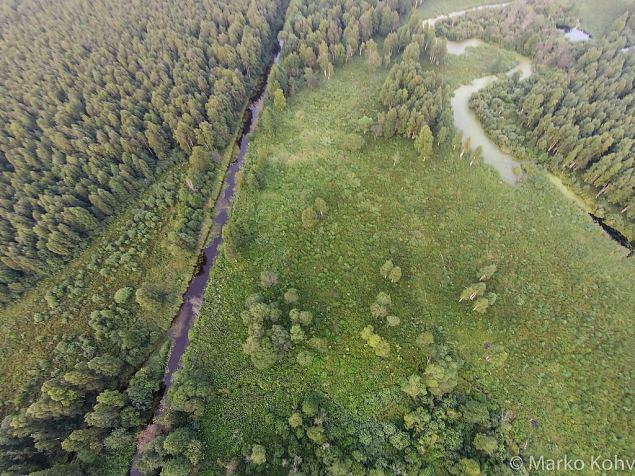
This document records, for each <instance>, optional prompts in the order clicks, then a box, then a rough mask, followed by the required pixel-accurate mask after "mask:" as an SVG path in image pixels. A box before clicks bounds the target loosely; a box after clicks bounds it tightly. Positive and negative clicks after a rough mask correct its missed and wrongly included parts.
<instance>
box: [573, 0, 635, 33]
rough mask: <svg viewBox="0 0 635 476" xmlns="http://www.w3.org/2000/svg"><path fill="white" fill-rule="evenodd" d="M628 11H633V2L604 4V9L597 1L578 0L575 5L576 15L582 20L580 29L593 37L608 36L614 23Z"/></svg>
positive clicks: (631, 0)
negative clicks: (599, 6)
mask: <svg viewBox="0 0 635 476" xmlns="http://www.w3.org/2000/svg"><path fill="white" fill-rule="evenodd" d="M628 9H631V10H632V9H633V0H611V1H609V2H602V8H598V3H597V2H596V1H595V0H577V1H576V2H575V3H574V13H575V15H577V16H578V18H580V23H581V26H580V27H581V28H582V29H583V30H585V31H588V32H589V33H590V34H591V36H593V37H599V36H603V35H606V34H607V33H608V32H609V30H610V29H611V26H612V25H613V22H615V20H617V19H618V18H619V17H620V16H622V15H623V14H624V12H625V11H627V10H628Z"/></svg>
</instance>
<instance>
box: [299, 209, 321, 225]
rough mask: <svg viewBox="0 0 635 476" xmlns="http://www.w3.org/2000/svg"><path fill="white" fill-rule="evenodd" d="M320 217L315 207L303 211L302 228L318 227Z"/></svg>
mask: <svg viewBox="0 0 635 476" xmlns="http://www.w3.org/2000/svg"><path fill="white" fill-rule="evenodd" d="M317 222H318V216H317V213H316V212H315V210H314V209H313V207H308V208H305V209H304V210H302V226H304V228H306V229H310V228H313V227H314V226H315V225H317Z"/></svg>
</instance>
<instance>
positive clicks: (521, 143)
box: [452, 7, 635, 241]
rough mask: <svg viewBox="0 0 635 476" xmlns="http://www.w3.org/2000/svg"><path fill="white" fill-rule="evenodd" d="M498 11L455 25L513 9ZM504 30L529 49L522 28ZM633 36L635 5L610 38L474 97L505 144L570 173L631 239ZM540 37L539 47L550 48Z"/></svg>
mask: <svg viewBox="0 0 635 476" xmlns="http://www.w3.org/2000/svg"><path fill="white" fill-rule="evenodd" d="M510 9H511V7H510ZM528 10H529V9H528ZM506 12H507V13H506ZM499 13H500V16H502V18H498V16H494V17H492V18H488V19H486V18H483V17H481V18H479V19H464V20H463V21H462V24H460V25H458V26H456V25H453V26H452V28H453V29H454V28H458V29H463V30H467V31H475V30H476V29H479V28H482V27H483V24H484V22H485V24H490V25H494V24H499V23H502V22H504V20H505V18H507V16H508V15H511V14H512V13H510V12H508V9H504V10H502V11H501V12H499ZM530 18H531V17H530ZM488 22H489V23H488ZM453 31H454V30H453ZM500 34H501V35H502V36H503V37H505V35H510V36H511V38H513V41H506V42H507V43H508V44H510V45H512V46H513V47H515V48H517V49H519V50H520V51H523V50H528V48H527V47H526V45H527V43H529V42H530V40H527V41H526V42H525V44H524V45H525V46H524V47H522V46H521V44H522V43H520V42H519V41H518V38H519V36H518V34H517V33H515V32H509V33H505V32H500ZM528 34H529V33H526V34H525V35H528ZM491 36H492V38H490V39H493V40H495V41H496V40H497V39H498V40H499V41H503V40H500V38H497V36H496V35H495V34H494V35H491ZM633 39H635V11H634V12H633V13H631V14H629V13H625V14H624V15H622V16H621V17H620V18H619V19H617V20H616V21H615V23H614V25H613V26H612V29H611V32H610V34H609V35H608V36H607V37H606V38H599V39H596V40H593V41H588V42H585V44H584V45H578V46H576V47H575V49H573V50H570V51H569V52H568V54H564V55H563V52H559V53H558V56H557V58H558V59H557V65H558V68H544V65H543V67H542V68H541V69H540V70H539V71H538V72H537V73H536V75H535V77H534V78H532V79H531V80H529V81H517V80H515V79H514V78H511V79H507V80H505V81H498V82H495V83H493V84H492V85H490V86H489V87H488V88H487V89H485V90H483V91H480V92H479V93H478V94H477V95H476V96H475V97H474V98H472V100H471V102H470V105H471V107H472V108H473V109H474V110H475V112H476V114H477V115H478V117H479V119H480V121H481V122H482V123H483V125H484V127H485V129H486V130H487V131H488V133H489V135H490V136H491V137H492V138H493V140H494V141H495V142H496V143H498V144H499V145H500V146H501V147H502V148H503V149H504V150H508V151H511V153H512V154H513V155H514V156H515V157H518V158H530V159H533V158H534V157H537V161H538V162H539V163H543V164H545V165H546V166H547V167H548V168H549V169H550V170H552V171H553V172H554V173H556V174H558V175H565V176H567V177H568V182H570V183H572V184H573V188H574V189H575V190H579V191H581V192H582V194H583V195H584V196H587V197H589V198H590V201H591V202H592V203H594V204H595V214H596V215H599V216H601V217H605V218H606V222H607V223H609V224H610V225H612V226H614V227H616V228H617V229H618V230H620V231H621V232H622V233H623V234H624V235H626V237H627V238H628V239H629V240H631V241H632V240H634V239H635V175H634V174H633V171H634V167H633V163H634V162H633V154H634V153H635V132H633V128H632V127H630V126H629V124H631V123H632V121H633V117H635V106H634V104H635V103H634V102H633V97H634V94H635V91H634V89H633V84H632V78H633V76H634V74H635V55H633V54H632V53H628V52H625V51H623V48H624V47H625V46H626V45H629V44H630V43H632V41H633ZM536 45H537V48H538V51H541V50H542V49H543V47H541V46H540V45H539V44H537V43H536ZM571 47H572V46H571ZM527 52H528V53H532V52H531V51H527ZM534 56H535V58H536V60H537V61H539V62H540V61H546V58H545V55H543V54H536V53H535V52H534ZM564 58H569V60H568V61H563V59H564Z"/></svg>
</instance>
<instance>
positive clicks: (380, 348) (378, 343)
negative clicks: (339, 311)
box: [360, 326, 390, 357]
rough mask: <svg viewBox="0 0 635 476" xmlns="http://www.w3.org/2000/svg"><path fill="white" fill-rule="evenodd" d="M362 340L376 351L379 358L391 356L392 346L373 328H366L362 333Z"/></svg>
mask: <svg viewBox="0 0 635 476" xmlns="http://www.w3.org/2000/svg"><path fill="white" fill-rule="evenodd" d="M360 335H361V337H362V339H364V340H365V341H366V343H367V344H368V346H369V347H370V348H372V349H373V350H374V351H375V355H377V356H378V357H388V355H389V354H390V344H389V343H388V342H387V341H386V340H385V339H383V338H382V337H381V336H380V335H379V334H375V332H374V328H373V326H366V327H364V329H362V332H361V333H360Z"/></svg>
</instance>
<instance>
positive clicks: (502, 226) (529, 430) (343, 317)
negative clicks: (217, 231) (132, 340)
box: [174, 53, 635, 474]
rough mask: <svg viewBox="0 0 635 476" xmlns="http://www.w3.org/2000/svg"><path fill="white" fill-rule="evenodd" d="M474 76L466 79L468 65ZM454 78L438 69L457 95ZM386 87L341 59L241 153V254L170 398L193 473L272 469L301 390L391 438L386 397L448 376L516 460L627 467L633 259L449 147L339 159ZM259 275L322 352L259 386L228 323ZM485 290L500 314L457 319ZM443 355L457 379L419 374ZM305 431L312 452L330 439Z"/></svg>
mask: <svg viewBox="0 0 635 476" xmlns="http://www.w3.org/2000/svg"><path fill="white" fill-rule="evenodd" d="M478 54H482V53H478ZM475 56H476V55H475ZM470 57H471V56H468V59H469V58H470ZM473 57H474V56H472V58H473ZM474 65H475V66H477V67H476V68H474V72H473V74H474V76H477V75H479V74H480V73H481V72H482V71H479V69H480V68H482V67H483V66H482V64H480V63H478V62H475V63H474ZM462 68H463V69H461V70H459V69H458V68H457V69H456V70H453V69H452V67H451V66H450V65H445V66H443V67H441V68H439V71H442V72H444V74H446V75H447V76H448V78H452V79H453V80H457V81H458V80H459V78H460V79H463V80H468V79H469V76H468V74H467V71H468V70H467V68H465V65H463V66H462ZM386 74H387V71H386V69H378V70H377V71H375V72H370V73H369V72H368V68H367V65H366V64H365V62H364V61H363V59H357V60H353V61H350V62H349V64H348V65H347V66H345V67H344V68H343V69H342V70H337V71H336V72H334V73H333V74H332V75H331V77H330V79H329V80H328V81H325V82H324V83H323V84H322V85H320V86H319V87H317V88H314V89H304V90H302V92H301V94H299V95H297V96H292V97H291V98H288V99H287V108H286V109H284V110H283V111H281V112H279V113H278V114H277V115H276V124H275V130H273V131H270V132H267V131H265V130H261V131H260V132H259V133H257V134H256V136H255V138H254V142H253V143H252V144H251V145H250V149H249V153H248V159H247V170H246V172H245V175H249V174H250V173H251V172H252V170H254V168H255V167H258V170H259V174H260V175H259V180H258V184H260V185H258V186H257V187H254V186H249V185H243V186H242V187H241V189H240V192H239V196H238V201H237V203H236V204H235V209H234V211H233V216H232V223H234V224H235V225H236V226H237V227H239V228H241V229H243V230H245V232H246V236H248V238H246V239H245V240H244V242H242V244H241V247H240V250H239V252H238V254H237V255H236V256H235V257H234V258H235V261H234V260H232V261H230V260H228V259H226V258H220V259H219V261H218V262H217V264H216V266H215V268H214V271H213V277H212V279H213V282H214V286H211V287H210V288H209V289H208V292H207V296H206V304H205V307H204V309H203V312H202V315H201V317H200V318H199V320H198V321H197V323H196V325H195V326H194V329H193V331H192V334H191V335H192V343H191V345H190V347H189V349H188V351H187V353H186V356H185V371H184V372H183V373H182V375H181V378H182V380H181V383H180V384H176V386H175V388H174V390H177V389H178V388H179V385H182V386H183V388H182V390H181V392H183V391H185V392H187V393H189V394H190V395H191V396H190V397H189V401H191V402H196V408H197V410H196V411H195V413H194V414H195V415H196V418H197V419H201V423H202V430H201V433H200V438H202V440H203V441H204V442H205V445H206V446H205V455H206V457H205V463H204V465H203V470H204V471H203V472H205V473H209V474H220V473H221V472H223V471H224V470H225V469H223V468H225V467H237V466H236V465H239V464H242V463H241V461H242V455H245V456H249V455H250V454H252V455H253V452H252V451H253V447H254V445H261V446H262V447H264V448H265V449H266V455H267V458H266V461H268V462H270V463H271V462H273V459H271V456H272V455H273V453H272V452H274V451H275V448H276V447H277V446H276V445H277V444H278V443H279V441H280V440H279V436H277V435H282V434H284V433H285V431H287V430H285V431H283V430H282V429H281V428H280V427H279V425H280V422H284V424H285V425H288V424H289V423H287V419H289V418H290V416H291V417H292V419H291V427H294V428H298V427H300V426H301V425H303V424H304V423H300V420H304V416H303V415H302V414H300V415H299V416H298V415H297V414H296V413H294V412H296V410H295V409H296V408H298V405H299V404H300V402H301V401H302V399H303V396H304V394H305V392H306V391H307V389H317V390H320V391H322V392H324V393H325V394H326V395H328V397H329V399H330V400H332V401H333V402H336V405H337V406H338V407H340V408H341V409H342V411H344V412H345V413H346V414H349V415H353V416H354V418H360V419H362V420H364V421H369V420H371V421H386V422H392V423H393V424H397V423H398V422H399V421H400V420H401V419H403V416H404V414H407V413H408V412H410V411H411V408H410V406H409V403H408V400H407V399H404V398H403V397H402V398H399V397H398V394H399V393H400V392H401V390H400V389H401V386H402V384H403V382H404V381H409V379H410V376H412V375H419V376H421V379H422V381H425V380H426V377H425V376H426V375H428V377H427V378H428V379H429V381H428V384H426V389H427V391H428V392H436V393H437V394H438V395H443V393H444V392H445V390H444V388H446V387H444V385H446V382H448V383H447V384H449V383H450V382H452V381H453V379H457V380H456V382H457V383H456V384H453V385H458V386H459V388H460V389H462V390H461V391H462V392H468V390H467V389H469V388H473V385H474V384H475V382H476V381H478V385H479V386H482V387H483V388H486V389H487V390H488V392H490V393H491V394H492V395H493V396H494V399H495V400H496V401H499V402H501V403H502V405H503V406H504V409H505V410H506V411H507V413H506V415H507V417H506V418H509V419H510V421H511V420H513V423H512V425H513V428H514V429H515V431H516V432H517V435H518V436H519V441H522V442H524V441H527V442H528V449H527V451H528V452H530V453H534V454H539V455H540V454H542V455H560V456H562V455H563V454H564V453H567V454H569V455H580V456H582V455H585V454H589V452H590V451H592V450H593V449H594V448H602V449H603V450H604V451H609V452H615V453H618V454H619V453H620V452H621V451H622V452H624V451H626V450H627V449H628V448H629V447H631V446H632V440H631V439H630V438H631V437H630V435H632V434H633V428H632V422H631V421H630V419H629V418H628V417H627V415H628V414H629V412H630V411H632V408H631V405H632V398H633V396H632V394H630V393H629V392H630V390H629V388H628V386H625V385H624V382H625V381H628V379H630V378H632V368H633V363H634V362H633V355H632V352H631V351H630V349H631V348H632V344H633V339H634V338H635V336H634V334H633V326H632V323H630V322H629V319H630V310H631V309H632V308H633V305H634V304H635V303H634V302H633V293H632V292H631V291H632V283H631V282H630V278H629V277H630V276H632V275H633V271H634V270H633V263H632V261H625V260H624V259H623V257H624V251H623V250H622V249H621V248H620V247H618V246H617V245H616V244H615V243H613V242H612V241H611V240H610V239H609V238H607V237H606V235H605V234H604V233H603V232H602V231H601V230H599V229H598V227H597V226H596V225H595V224H593V223H592V221H591V219H590V218H589V217H588V216H587V215H586V214H584V213H582V212H581V211H580V210H578V209H577V208H576V207H575V206H574V205H572V204H570V203H569V202H568V201H567V200H566V199H565V198H564V197H563V196H562V195H561V194H560V192H559V191H558V190H556V189H555V188H554V187H553V186H552V185H551V183H550V182H549V181H548V179H547V178H546V177H545V176H544V175H543V174H542V173H540V172H539V171H535V172H531V173H529V175H528V177H527V179H526V180H525V182H524V183H523V184H522V185H520V186H518V187H516V188H511V187H509V186H506V185H504V184H502V183H501V182H500V180H499V179H498V177H497V175H496V173H495V172H494V171H493V170H491V169H489V168H487V167H484V166H481V165H478V164H475V165H472V166H470V165H469V160H466V159H465V158H464V159H459V157H458V154H459V150H458V149H454V150H453V147H452V146H451V145H450V144H447V143H446V144H441V146H438V147H435V148H434V154H433V157H432V158H430V159H428V160H425V161H422V160H421V158H420V157H419V156H418V153H417V152H416V151H415V150H414V147H413V142H412V141H411V140H406V139H401V138H392V139H389V140H387V139H372V138H371V139H367V140H366V141H365V142H364V145H363V146H362V147H361V149H356V150H351V149H350V147H349V146H348V143H347V140H348V138H349V137H350V135H351V134H354V133H355V130H356V127H357V124H358V123H359V121H360V119H362V118H363V117H365V116H366V117H370V118H374V117H377V116H378V114H379V113H380V112H381V111H382V106H381V104H380V103H379V96H380V91H381V88H382V85H383V82H384V79H385V78H386ZM395 154H399V156H400V157H401V159H400V160H399V161H398V162H396V163H395V161H394V159H393V157H394V156H395ZM263 163H264V164H266V165H264V166H263V165H262V164H263ZM318 196H319V197H324V198H325V200H326V202H327V205H328V210H329V211H328V215H327V216H326V217H324V218H323V219H321V220H319V221H318V222H316V223H315V224H313V226H312V227H310V228H305V227H304V226H303V223H302V220H301V216H302V214H303V210H305V209H306V208H307V207H308V206H310V205H311V204H312V203H313V202H314V200H315V198H316V197H318ZM546 244H547V245H546ZM388 260H391V261H392V262H393V263H398V264H399V266H400V268H401V270H402V277H401V279H400V280H399V281H398V282H396V283H391V282H389V281H388V280H386V279H385V278H384V274H383V273H382V271H381V269H382V265H384V264H385V263H386V261H388ZM493 263H496V272H495V273H492V268H491V267H489V268H488V266H490V265H491V264H493ZM393 266H394V265H393ZM386 268H387V267H386ZM263 270H274V271H275V272H276V273H277V275H278V279H279V283H280V284H279V286H282V289H284V288H285V287H288V286H293V288H295V289H297V290H298V293H299V296H300V298H299V299H300V303H301V305H302V306H303V307H306V308H310V309H311V310H312V311H313V313H314V315H315V316H316V320H315V321H314V323H313V324H312V329H314V332H315V333H316V334H317V335H319V336H320V339H321V341H322V342H323V344H324V345H323V346H322V349H323V351H322V352H320V353H315V355H314V357H313V359H312V360H311V361H310V362H305V363H304V365H302V366H301V365H298V364H297V363H296V361H295V360H294V359H284V360H281V361H279V362H277V363H276V364H275V365H273V366H272V367H269V368H267V369H265V370H258V369H256V368H254V367H253V365H252V364H251V363H250V362H249V359H248V358H247V357H246V356H245V355H244V354H243V352H242V348H241V343H242V342H243V341H244V340H245V338H246V336H247V329H246V328H245V325H244V324H243V322H242V321H241V319H240V316H239V311H238V310H239V309H241V308H242V306H243V302H244V300H245V298H246V297H247V295H248V294H249V293H250V292H251V291H250V290H255V289H256V288H257V287H258V282H259V276H260V273H261V272H262V271H263ZM477 271H478V273H477ZM479 273H480V274H479ZM477 274H478V276H477ZM488 275H491V276H490V277H489V279H488V288H489V287H490V283H491V287H492V289H494V290H495V291H496V293H497V295H498V299H497V301H496V305H494V306H492V307H490V308H489V309H488V310H487V313H485V314H479V313H475V312H473V311H472V309H471V306H468V307H465V306H464V305H463V303H458V302H457V301H458V296H459V294H460V293H461V291H462V290H463V289H464V288H465V287H467V286H469V285H470V283H473V282H474V280H475V278H477V279H479V280H480V278H481V277H487V276H488ZM381 292H383V293H385V294H386V295H389V296H390V312H391V313H394V315H397V316H399V318H400V320H401V324H400V325H398V326H394V327H391V326H389V325H387V323H384V322H382V321H381V320H377V319H375V318H374V317H373V316H372V314H371V313H370V312H369V307H370V306H371V305H372V304H373V303H374V302H378V301H382V302H383V304H384V305H386V299H385V297H382V298H381V299H379V296H378V294H379V293H381ZM607 316H610V318H607ZM369 325H372V328H369V327H368V326H369ZM362 333H363V338H360V335H361V334H362ZM373 336H378V337H379V338H375V337H373ZM433 336H434V337H433ZM371 341H372V342H374V344H375V346H374V348H373V346H369V348H367V347H366V346H365V344H366V342H368V343H370V342H371ZM382 341H385V342H386V343H387V344H388V345H389V346H390V350H389V352H384V350H385V349H382V344H381V342H382ZM443 343H452V345H453V346H454V347H455V348H456V350H457V351H458V352H459V353H460V355H461V357H462V359H463V360H464V361H465V364H464V365H463V366H462V367H460V368H458V369H457V368H454V367H452V366H447V365H446V366H444V365H441V364H437V366H436V367H431V368H429V369H428V368H427V364H426V358H425V356H426V355H429V353H430V352H435V351H434V350H432V349H437V348H439V347H443ZM377 348H379V349H380V353H381V354H382V355H383V357H380V356H377V355H375V353H376V350H377ZM422 348H423V349H425V348H428V350H427V351H424V352H423V353H422V350H421V349H422ZM457 372H458V373H457ZM459 377H460V378H459ZM446 379H447V380H446ZM416 380H417V379H416V378H415V379H414V380H413V382H414V384H415V385H416ZM196 381H200V382H211V385H212V387H213V389H214V392H213V393H212V392H211V391H210V390H211V389H207V390H203V389H202V388H199V389H198V390H197V391H196V392H195V393H194V392H192V391H191V390H189V391H186V390H185V388H186V387H185V385H186V382H187V385H192V384H193V383H194V382H196ZM433 381H434V382H437V383H436V384H433V383H432V382H433ZM449 388H452V385H451V386H450V387H449ZM205 392H206V393H205ZM415 393H416V392H415ZM401 394H402V395H404V396H405V395H406V394H403V393H401ZM194 395H196V397H194ZM203 395H205V396H203ZM201 398H203V400H201ZM203 402H205V403H203ZM598 402H602V403H601V404H599V403H598ZM176 406H177V408H182V407H183V403H182V402H181V401H179V403H178V404H177V405H176ZM203 408H204V410H203ZM177 414H178V412H177ZM330 414H331V413H330V411H328V410H327V415H330ZM408 421H409V422H412V421H414V417H412V418H411V417H408ZM532 422H534V424H532ZM408 424H409V425H412V424H413V423H408ZM281 432H282V433H281ZM306 433H307V436H308V438H309V439H310V440H312V441H314V442H316V443H317V442H320V441H326V440H328V441H331V440H332V438H334V437H332V436H331V435H327V434H325V433H322V432H321V431H319V429H312V430H311V431H310V433H309V431H308V429H307V431H306ZM395 441H396V444H397V445H398V446H401V444H402V443H399V442H397V440H395ZM473 443H474V448H479V450H478V451H482V452H484V453H488V452H489V451H491V450H492V449H493V443H492V441H491V439H490V438H489V436H488V435H484V436H480V437H478V438H477V435H475V436H474V441H473ZM301 444H303V443H301ZM404 445H406V443H404ZM406 446H407V445H406ZM507 450H509V451H513V450H514V446H513V445H512V444H509V445H508V447H507ZM516 451H517V449H516ZM256 454H258V455H261V454H262V453H261V450H260V449H259V451H258V452H256ZM276 454H277V453H276ZM307 457H308V456H307ZM452 458H456V455H454V456H452V457H451V458H449V459H448V461H454V459H452ZM259 459H260V458H259ZM263 464H264V463H263ZM457 464H459V465H461V466H463V467H464V468H465V469H469V468H473V467H474V463H473V462H470V461H467V460H465V461H463V460H461V461H457ZM258 467H260V465H258ZM250 468H252V469H253V471H256V470H255V469H254V468H253V467H251V466H250ZM250 471H251V469H250ZM270 471H271V470H270ZM475 474H478V473H476V472H475Z"/></svg>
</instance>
